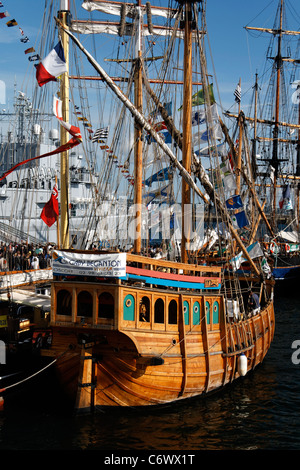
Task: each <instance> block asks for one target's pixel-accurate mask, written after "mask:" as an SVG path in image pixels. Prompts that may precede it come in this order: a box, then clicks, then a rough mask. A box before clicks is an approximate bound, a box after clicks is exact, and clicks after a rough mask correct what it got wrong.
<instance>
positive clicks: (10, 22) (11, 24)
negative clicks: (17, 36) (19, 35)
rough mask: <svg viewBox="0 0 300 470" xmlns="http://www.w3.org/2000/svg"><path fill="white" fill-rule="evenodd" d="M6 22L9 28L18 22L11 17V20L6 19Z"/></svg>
mask: <svg viewBox="0 0 300 470" xmlns="http://www.w3.org/2000/svg"><path fill="white" fill-rule="evenodd" d="M6 24H7V26H8V27H9V28H11V27H12V26H17V24H18V23H17V22H16V20H15V19H13V20H10V21H8V22H7V23H6Z"/></svg>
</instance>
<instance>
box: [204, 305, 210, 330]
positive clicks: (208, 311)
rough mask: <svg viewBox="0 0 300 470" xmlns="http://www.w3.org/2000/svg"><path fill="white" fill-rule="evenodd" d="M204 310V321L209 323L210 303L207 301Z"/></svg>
mask: <svg viewBox="0 0 300 470" xmlns="http://www.w3.org/2000/svg"><path fill="white" fill-rule="evenodd" d="M205 312H206V323H207V324H208V325H209V324H210V305H209V302H208V301H206V302H205Z"/></svg>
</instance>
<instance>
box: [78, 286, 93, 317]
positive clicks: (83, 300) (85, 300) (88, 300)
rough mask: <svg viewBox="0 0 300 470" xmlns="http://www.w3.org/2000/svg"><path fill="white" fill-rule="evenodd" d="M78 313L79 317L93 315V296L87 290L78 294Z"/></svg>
mask: <svg viewBox="0 0 300 470" xmlns="http://www.w3.org/2000/svg"><path fill="white" fill-rule="evenodd" d="M77 315H78V316H79V317H92V316H93V296H92V294H91V293H90V292H88V291H86V290H83V291H81V292H79V294H78V296H77Z"/></svg>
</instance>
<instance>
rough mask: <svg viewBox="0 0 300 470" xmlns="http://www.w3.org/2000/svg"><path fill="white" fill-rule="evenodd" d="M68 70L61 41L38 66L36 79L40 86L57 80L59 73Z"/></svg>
mask: <svg viewBox="0 0 300 470" xmlns="http://www.w3.org/2000/svg"><path fill="white" fill-rule="evenodd" d="M66 71H67V64H66V60H65V53H64V50H63V47H62V44H61V42H60V41H59V42H58V43H57V45H56V46H55V48H54V49H52V51H51V52H50V53H49V54H48V55H47V56H46V57H45V58H44V59H43V60H42V61H41V62H40V63H39V64H38V65H37V66H36V79H37V81H38V84H39V86H43V85H45V83H48V82H50V81H52V80H54V81H55V80H56V78H57V77H59V75H61V74H62V73H64V72H66Z"/></svg>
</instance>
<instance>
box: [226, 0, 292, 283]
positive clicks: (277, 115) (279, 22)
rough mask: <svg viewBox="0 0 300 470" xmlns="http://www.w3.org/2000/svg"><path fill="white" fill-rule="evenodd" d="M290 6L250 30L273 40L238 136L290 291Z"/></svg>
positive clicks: (263, 230)
mask: <svg viewBox="0 0 300 470" xmlns="http://www.w3.org/2000/svg"><path fill="white" fill-rule="evenodd" d="M286 3H287V2H285V1H284V0H279V2H278V5H277V11H276V15H275V20H274V24H273V27H256V26H250V24H248V25H247V26H246V27H245V29H246V30H247V33H248V35H249V36H254V37H255V38H257V37H258V39H256V41H257V40H260V41H262V38H263V36H264V35H265V36H267V37H268V38H270V40H269V43H268V48H267V52H266V60H265V61H264V65H263V67H262V68H261V70H259V71H258V72H257V73H256V79H255V84H254V86H253V95H252V102H251V105H250V108H249V110H248V111H247V112H245V114H244V113H243V112H241V113H240V115H239V119H238V125H237V127H236V129H237V131H236V134H235V135H236V138H237V139H238V138H239V137H240V136H241V135H242V136H243V141H244V145H245V146H246V145H248V154H249V156H248V168H249V172H251V173H252V176H253V178H254V180H255V185H256V191H257V194H258V197H259V198H260V201H261V202H264V204H265V206H264V212H265V214H266V216H267V217H266V219H265V220H264V219H262V220H261V223H260V227H259V232H260V237H261V240H264V249H265V250H266V252H267V253H268V255H269V259H270V263H271V264H272V274H273V276H274V278H275V279H276V281H277V285H278V286H280V285H283V286H284V288H287V287H288V285H293V284H291V281H296V282H298V281H299V280H300V232H299V228H300V225H299V207H300V200H299V189H300V80H299V54H300V32H299V30H294V31H292V30H291V29H290V27H289V25H288V18H290V12H291V10H292V4H291V3H290V2H289V5H288V8H287V5H286ZM294 15H295V18H296V16H297V13H296V12H294ZM258 18H259V15H256V22H257V21H258ZM256 41H255V45H256V44H257V42H256ZM227 115H228V116H231V117H233V114H232V113H228V114H227ZM236 117H237V116H236ZM239 129H242V134H239ZM246 142H247V143H246ZM283 281H286V282H283Z"/></svg>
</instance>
